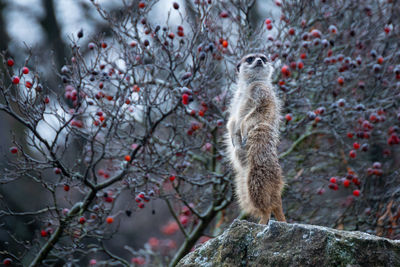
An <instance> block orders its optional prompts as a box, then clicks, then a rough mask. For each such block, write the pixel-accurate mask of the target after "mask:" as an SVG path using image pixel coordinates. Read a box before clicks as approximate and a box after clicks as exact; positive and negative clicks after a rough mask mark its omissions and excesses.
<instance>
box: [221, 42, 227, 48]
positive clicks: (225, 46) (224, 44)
mask: <svg viewBox="0 0 400 267" xmlns="http://www.w3.org/2000/svg"><path fill="white" fill-rule="evenodd" d="M222 46H223V47H224V48H227V47H228V41H227V40H224V41H223V42H222Z"/></svg>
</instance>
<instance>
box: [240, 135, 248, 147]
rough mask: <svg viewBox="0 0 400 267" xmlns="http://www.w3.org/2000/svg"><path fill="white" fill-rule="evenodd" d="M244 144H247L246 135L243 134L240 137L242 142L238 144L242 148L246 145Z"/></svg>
mask: <svg viewBox="0 0 400 267" xmlns="http://www.w3.org/2000/svg"><path fill="white" fill-rule="evenodd" d="M246 144H247V136H243V137H242V143H241V144H240V146H241V147H242V148H244V147H245V146H246Z"/></svg>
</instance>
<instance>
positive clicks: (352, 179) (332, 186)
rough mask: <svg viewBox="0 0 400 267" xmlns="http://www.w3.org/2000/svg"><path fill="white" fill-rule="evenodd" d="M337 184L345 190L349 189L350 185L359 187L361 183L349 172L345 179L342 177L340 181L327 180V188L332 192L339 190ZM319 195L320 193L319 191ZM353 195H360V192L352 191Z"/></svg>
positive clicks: (335, 179) (333, 178) (334, 178)
mask: <svg viewBox="0 0 400 267" xmlns="http://www.w3.org/2000/svg"><path fill="white" fill-rule="evenodd" d="M339 183H341V184H342V185H343V186H344V187H345V188H348V187H350V185H351V183H353V184H354V185H355V186H360V185H361V181H360V180H359V179H358V177H357V176H356V175H355V174H354V173H353V172H349V173H348V174H347V175H346V177H343V178H341V179H338V178H337V177H331V178H330V179H329V185H328V187H329V188H330V189H332V190H335V191H336V190H338V189H339ZM319 194H322V193H320V191H319ZM353 195H354V196H359V195H360V190H359V189H355V190H353Z"/></svg>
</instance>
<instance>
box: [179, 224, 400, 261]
mask: <svg viewBox="0 0 400 267" xmlns="http://www.w3.org/2000/svg"><path fill="white" fill-rule="evenodd" d="M177 266H185V267H186V266H202V267H211V266H234V267H238V266H279V267H281V266H344V267H355V266H400V241H394V240H389V239H386V238H381V237H377V236H373V235H369V234H366V233H362V232H350V231H339V230H335V229H331V228H327V227H322V226H315V225H306V224H288V223H283V222H276V221H272V220H270V222H269V225H259V224H255V223H251V222H247V221H239V220H235V221H234V222H233V223H232V225H231V226H230V227H229V228H228V229H227V230H225V232H224V233H223V234H222V235H220V236H218V237H216V238H214V239H212V240H209V241H208V242H206V243H204V244H203V245H202V246H201V247H199V248H197V249H196V250H195V251H193V252H191V253H189V254H188V255H186V256H185V257H184V258H183V259H182V260H181V261H180V262H179V263H178V265H177Z"/></svg>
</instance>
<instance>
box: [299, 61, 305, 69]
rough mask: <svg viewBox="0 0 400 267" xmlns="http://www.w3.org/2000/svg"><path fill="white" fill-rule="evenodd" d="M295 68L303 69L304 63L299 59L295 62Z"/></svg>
mask: <svg viewBox="0 0 400 267" xmlns="http://www.w3.org/2000/svg"><path fill="white" fill-rule="evenodd" d="M297 68H299V70H301V69H303V68H304V63H303V62H301V61H299V62H298V63H297Z"/></svg>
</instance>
